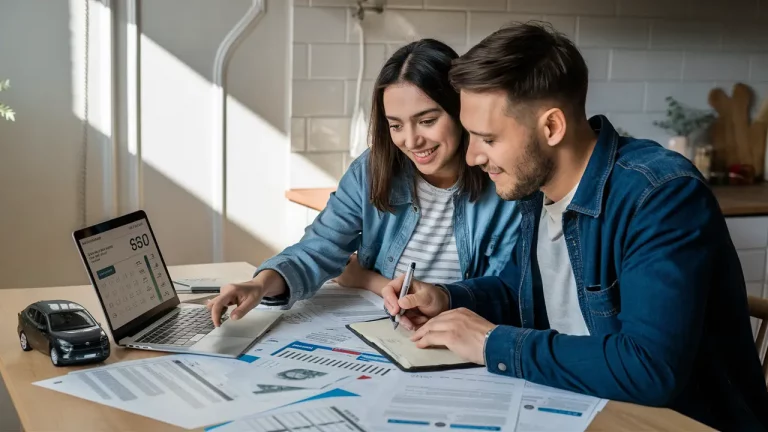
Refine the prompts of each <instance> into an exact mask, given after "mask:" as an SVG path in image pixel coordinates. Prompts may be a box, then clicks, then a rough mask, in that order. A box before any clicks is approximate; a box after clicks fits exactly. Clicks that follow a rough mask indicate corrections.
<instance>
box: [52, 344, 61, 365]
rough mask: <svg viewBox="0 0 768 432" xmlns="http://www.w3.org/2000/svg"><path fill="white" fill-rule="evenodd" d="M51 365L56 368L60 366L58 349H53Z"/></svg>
mask: <svg viewBox="0 0 768 432" xmlns="http://www.w3.org/2000/svg"><path fill="white" fill-rule="evenodd" d="M51 363H53V365H54V366H59V350H57V349H56V347H51Z"/></svg>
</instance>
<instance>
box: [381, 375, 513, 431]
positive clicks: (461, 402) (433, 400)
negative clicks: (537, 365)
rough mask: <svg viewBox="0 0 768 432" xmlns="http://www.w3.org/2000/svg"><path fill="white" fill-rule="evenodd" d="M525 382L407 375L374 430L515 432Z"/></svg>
mask: <svg viewBox="0 0 768 432" xmlns="http://www.w3.org/2000/svg"><path fill="white" fill-rule="evenodd" d="M524 386H525V381H523V380H518V379H515V378H506V377H501V376H481V375H478V374H462V373H455V372H433V373H424V374H402V375H400V376H399V379H398V380H396V381H393V382H392V384H391V386H390V387H389V388H388V391H384V392H382V399H381V403H380V406H378V407H373V408H372V410H371V411H370V413H369V415H370V417H369V420H370V424H371V426H372V427H373V429H374V430H388V431H389V430H391V431H399V430H411V429H414V428H415V427H418V430H425V431H426V430H456V429H464V430H484V431H507V430H509V431H511V430H514V428H515V424H516V422H517V413H518V410H519V408H520V401H521V398H522V396H523V387H524Z"/></svg>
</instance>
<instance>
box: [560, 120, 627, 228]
mask: <svg viewBox="0 0 768 432" xmlns="http://www.w3.org/2000/svg"><path fill="white" fill-rule="evenodd" d="M589 125H590V126H591V127H592V130H594V131H595V133H597V144H595V148H594V150H592V156H590V158H589V163H588V164H587V169H586V170H584V175H583V176H582V177H581V182H580V183H579V188H578V189H577V190H576V195H574V196H573V200H571V204H570V205H568V210H573V211H576V212H579V213H584V214H586V215H589V216H592V217H598V216H600V213H601V212H602V210H603V193H604V192H605V183H606V182H607V181H608V177H610V175H611V172H612V171H613V165H614V164H615V163H616V153H617V152H618V149H619V134H618V133H616V129H614V128H613V125H612V124H611V122H609V121H608V118H607V117H605V116H602V115H597V116H594V117H592V118H591V119H589Z"/></svg>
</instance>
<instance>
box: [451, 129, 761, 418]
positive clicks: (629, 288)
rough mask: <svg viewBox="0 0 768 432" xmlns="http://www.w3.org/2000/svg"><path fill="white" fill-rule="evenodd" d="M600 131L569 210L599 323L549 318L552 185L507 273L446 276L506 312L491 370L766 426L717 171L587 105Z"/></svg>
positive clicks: (527, 219)
mask: <svg viewBox="0 0 768 432" xmlns="http://www.w3.org/2000/svg"><path fill="white" fill-rule="evenodd" d="M590 124H591V126H592V128H593V129H594V130H595V131H596V133H598V134H599V135H598V140H597V145H596V146H595V149H594V152H593V153H592V156H591V158H590V160H589V163H588V166H587V168H586V171H585V173H584V175H583V177H582V179H581V183H580V184H579V187H578V190H577V191H576V195H575V196H574V198H573V200H572V202H571V203H570V205H569V206H568V208H567V210H566V213H565V215H564V217H563V232H564V237H565V241H566V246H567V249H568V254H569V257H570V261H571V265H572V268H573V273H574V277H575V279H576V286H577V290H578V299H579V305H580V307H581V313H582V315H583V317H584V321H585V322H586V324H587V327H588V329H589V333H590V334H589V336H570V335H565V334H558V333H557V332H556V331H554V330H551V329H550V328H549V322H548V319H547V312H546V308H545V304H544V298H543V294H542V286H541V277H540V271H539V268H538V264H537V262H536V239H537V228H538V223H539V218H540V215H541V208H542V199H543V195H542V194H541V193H536V194H534V195H532V196H530V197H527V198H526V199H524V200H522V201H520V207H521V211H522V213H523V219H522V222H521V234H520V238H519V239H518V243H517V246H516V249H515V253H514V256H513V259H512V260H510V262H509V264H508V265H507V267H506V268H505V269H504V270H503V271H502V273H501V274H500V275H499V276H493V277H483V278H479V279H472V280H468V281H463V282H459V283H455V284H449V285H447V286H446V287H445V288H446V289H447V290H448V291H449V293H450V301H451V307H452V308H459V307H466V308H468V309H470V310H473V311H475V312H477V313H478V314H480V315H481V316H483V317H485V318H486V319H488V320H489V321H491V322H493V323H496V324H500V326H498V327H496V329H495V330H493V331H492V332H491V334H490V335H489V337H488V339H487V340H486V346H485V362H486V365H487V368H488V370H489V371H491V372H493V373H497V374H503V375H508V376H512V377H518V378H524V379H526V380H530V381H532V382H535V383H539V384H544V385H549V386H553V387H558V388H562V389H567V390H572V391H576V392H581V393H586V394H590V395H595V396H598V397H601V398H608V399H614V400H621V401H629V402H634V403H639V404H644V405H655V406H666V407H670V408H673V409H675V410H678V411H679V412H681V413H683V414H686V415H688V416H690V417H693V418H694V419H697V420H699V421H701V422H703V423H706V424H708V425H710V426H712V427H715V428H718V429H721V430H763V429H768V396H767V395H766V386H765V382H764V379H763V376H762V373H761V371H760V365H759V360H758V356H757V351H756V348H755V344H754V342H753V336H752V327H751V325H750V321H749V313H748V310H747V296H746V288H745V284H744V277H743V274H742V270H741V266H740V263H739V258H738V256H737V255H736V250H735V248H734V246H733V243H732V242H731V238H730V235H729V233H728V229H727V227H726V224H725V219H724V217H723V215H722V213H721V211H720V209H719V206H718V203H717V201H716V200H715V197H714V195H713V194H712V192H711V190H710V188H709V187H708V185H707V183H706V182H705V181H704V180H703V179H702V178H701V176H700V173H699V172H698V171H697V170H696V168H695V167H693V165H692V164H691V163H690V162H689V161H688V160H687V159H685V158H684V157H683V156H681V155H679V154H677V153H674V152H672V151H668V150H665V149H663V148H662V147H661V146H659V145H658V144H656V143H654V142H651V141H647V140H638V139H632V138H626V137H620V136H619V135H618V134H617V133H616V131H615V130H614V128H613V126H612V125H611V124H610V123H609V121H608V119H607V118H605V117H603V116H596V117H593V118H592V119H590Z"/></svg>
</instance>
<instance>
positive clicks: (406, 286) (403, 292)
mask: <svg viewBox="0 0 768 432" xmlns="http://www.w3.org/2000/svg"><path fill="white" fill-rule="evenodd" d="M415 270H416V263H415V262H411V265H410V266H408V271H406V272H405V279H404V280H403V286H402V288H400V299H402V298H403V297H405V296H406V295H408V290H409V289H410V288H411V281H412V280H413V272H414V271H415ZM402 314H403V309H402V308H400V312H398V313H397V315H396V316H395V317H394V323H393V328H394V329H395V330H397V326H399V325H400V316H401V315H402Z"/></svg>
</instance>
